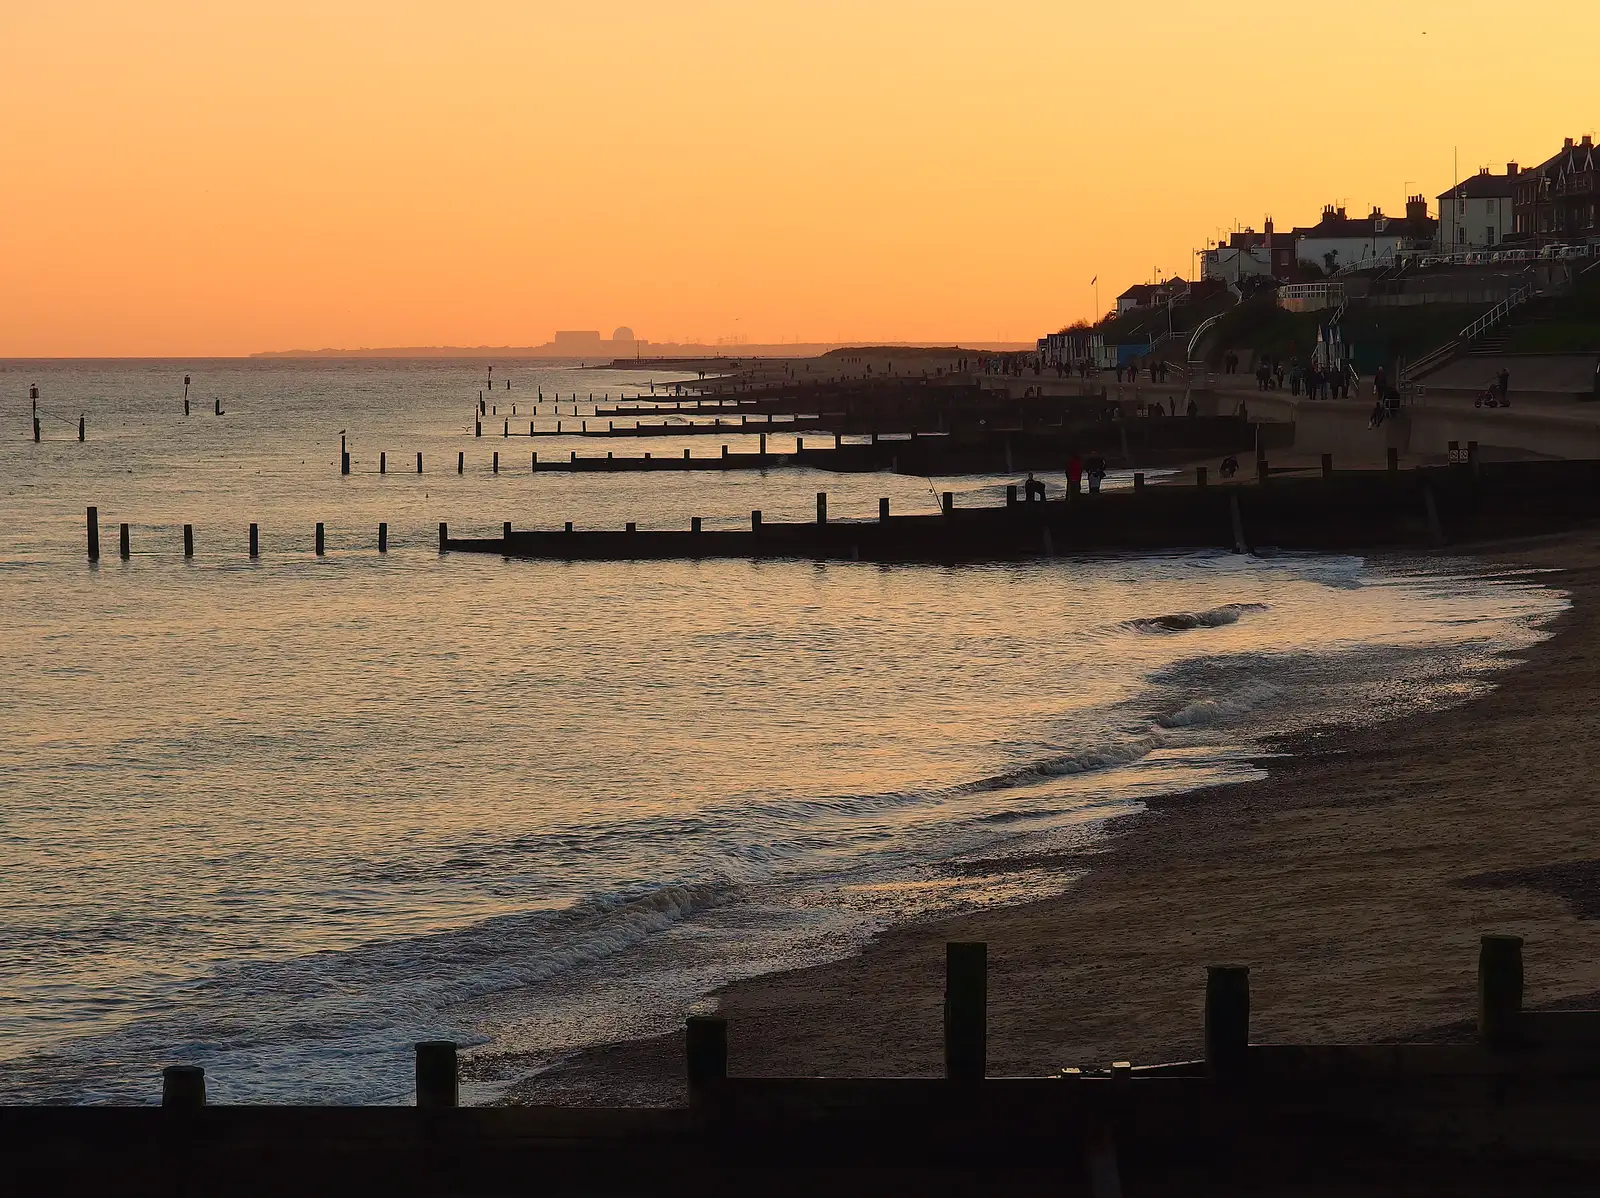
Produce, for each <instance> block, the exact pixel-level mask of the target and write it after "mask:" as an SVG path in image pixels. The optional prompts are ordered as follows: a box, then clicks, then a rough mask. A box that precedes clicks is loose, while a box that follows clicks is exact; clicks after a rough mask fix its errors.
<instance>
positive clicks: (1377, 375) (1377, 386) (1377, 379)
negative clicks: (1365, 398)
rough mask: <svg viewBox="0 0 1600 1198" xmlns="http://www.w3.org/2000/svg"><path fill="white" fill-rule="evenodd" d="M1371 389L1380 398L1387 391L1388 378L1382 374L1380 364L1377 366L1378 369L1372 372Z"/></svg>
mask: <svg viewBox="0 0 1600 1198" xmlns="http://www.w3.org/2000/svg"><path fill="white" fill-rule="evenodd" d="M1372 390H1373V393H1374V394H1375V395H1377V397H1378V398H1379V399H1382V398H1383V397H1384V396H1385V395H1387V394H1388V393H1389V380H1388V378H1387V377H1386V376H1385V375H1384V373H1383V367H1382V366H1380V367H1378V369H1377V370H1376V371H1374V372H1373V375H1372Z"/></svg>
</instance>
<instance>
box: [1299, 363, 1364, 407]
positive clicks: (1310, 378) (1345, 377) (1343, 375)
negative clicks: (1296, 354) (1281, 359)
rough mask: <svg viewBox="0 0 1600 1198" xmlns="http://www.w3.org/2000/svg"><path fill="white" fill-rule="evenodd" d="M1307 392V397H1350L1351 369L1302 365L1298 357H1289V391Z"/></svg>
mask: <svg viewBox="0 0 1600 1198" xmlns="http://www.w3.org/2000/svg"><path fill="white" fill-rule="evenodd" d="M1302 391H1304V392H1305V395H1306V398H1307V399H1349V398H1350V371H1349V370H1348V369H1345V370H1334V369H1333V368H1332V367H1323V366H1318V365H1317V364H1316V363H1315V362H1313V363H1312V364H1311V365H1310V366H1302V365H1300V361H1299V359H1298V358H1291V359H1289V393H1290V394H1291V395H1299V394H1300V393H1301V392H1302Z"/></svg>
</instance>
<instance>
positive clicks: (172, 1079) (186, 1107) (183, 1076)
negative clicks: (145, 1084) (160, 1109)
mask: <svg viewBox="0 0 1600 1198" xmlns="http://www.w3.org/2000/svg"><path fill="white" fill-rule="evenodd" d="M205 1104H206V1071H205V1070H204V1069H202V1068H201V1067H200V1066H199V1065H168V1066H167V1067H166V1068H165V1069H163V1070H162V1071H161V1105H162V1106H164V1107H171V1108H172V1109H173V1110H180V1111H193V1110H198V1109H199V1108H201V1107H203V1106H205Z"/></svg>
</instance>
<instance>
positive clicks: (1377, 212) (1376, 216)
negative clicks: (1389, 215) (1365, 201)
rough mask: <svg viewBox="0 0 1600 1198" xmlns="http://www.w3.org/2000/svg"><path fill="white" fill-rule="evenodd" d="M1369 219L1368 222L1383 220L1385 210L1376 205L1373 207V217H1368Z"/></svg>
mask: <svg viewBox="0 0 1600 1198" xmlns="http://www.w3.org/2000/svg"><path fill="white" fill-rule="evenodd" d="M1367 219H1368V220H1382V219H1383V209H1382V208H1380V207H1378V206H1377V205H1376V204H1374V205H1373V206H1372V215H1371V216H1369V217H1367Z"/></svg>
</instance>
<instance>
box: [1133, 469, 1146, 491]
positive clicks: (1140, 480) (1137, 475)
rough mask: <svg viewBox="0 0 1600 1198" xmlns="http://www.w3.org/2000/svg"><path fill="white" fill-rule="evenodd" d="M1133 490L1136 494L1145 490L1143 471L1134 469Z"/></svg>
mask: <svg viewBox="0 0 1600 1198" xmlns="http://www.w3.org/2000/svg"><path fill="white" fill-rule="evenodd" d="M1133 490H1134V493H1135V494H1137V493H1138V492H1140V491H1143V490H1144V473H1143V472H1142V471H1137V470H1136V471H1134V475H1133Z"/></svg>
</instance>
